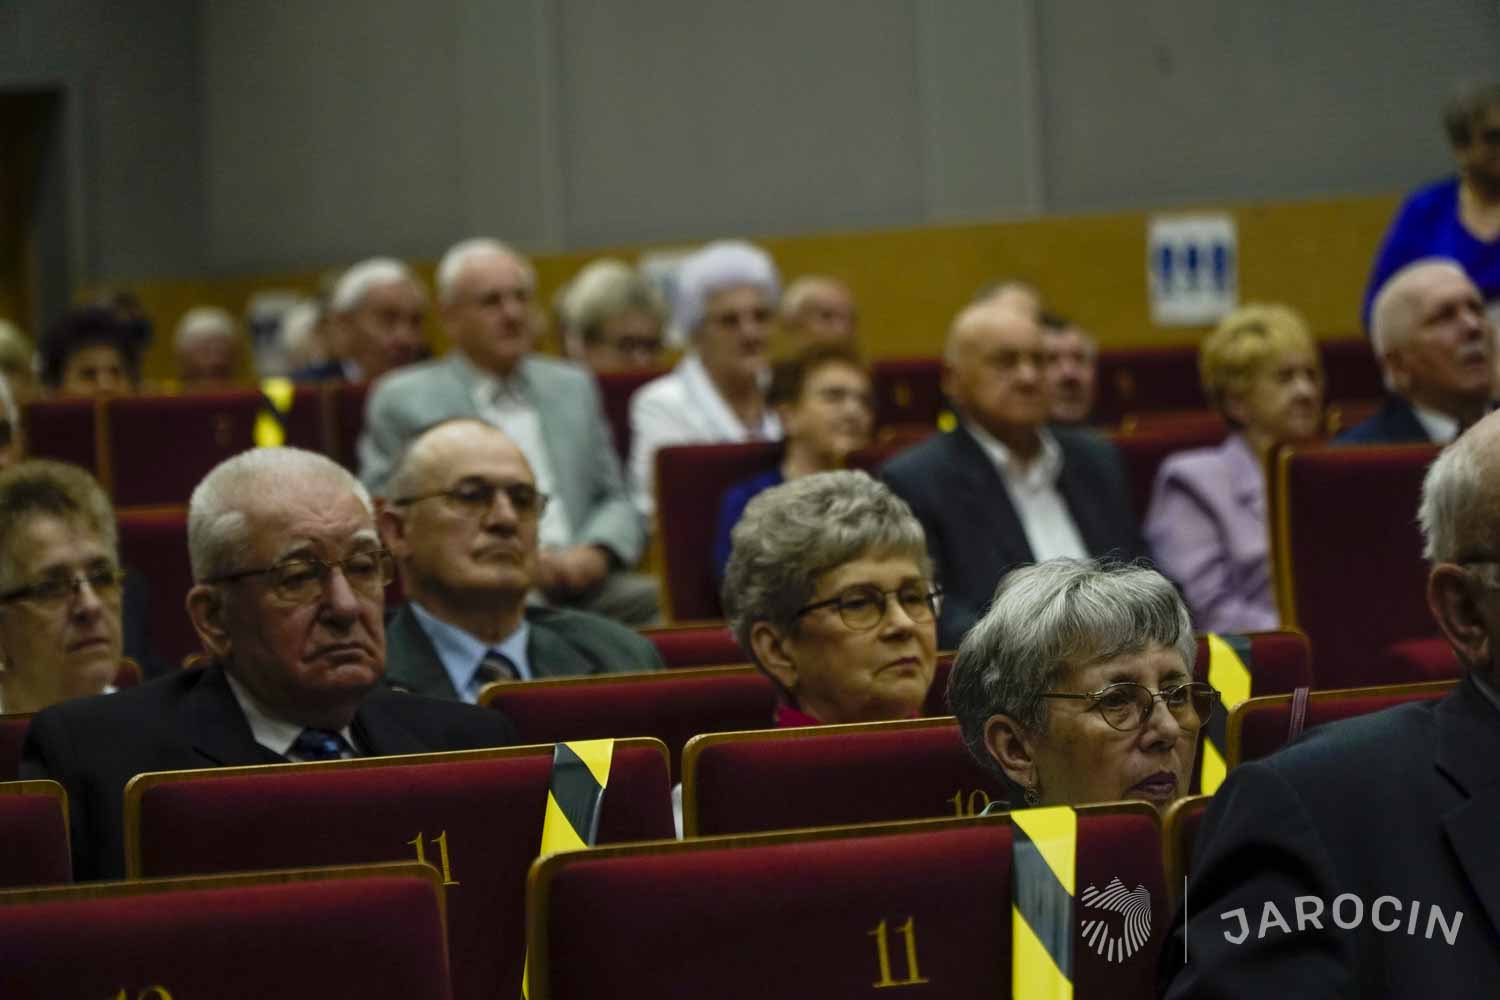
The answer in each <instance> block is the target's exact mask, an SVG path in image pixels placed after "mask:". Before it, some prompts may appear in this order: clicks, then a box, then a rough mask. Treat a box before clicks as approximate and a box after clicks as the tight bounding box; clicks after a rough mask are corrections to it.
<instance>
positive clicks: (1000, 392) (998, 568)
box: [882, 299, 1146, 649]
mask: <svg viewBox="0 0 1500 1000" xmlns="http://www.w3.org/2000/svg"><path fill="white" fill-rule="evenodd" d="M1045 360H1046V345H1045V343H1044V341H1043V339H1042V332H1041V329H1040V327H1039V326H1038V324H1037V321H1036V319H1035V318H1034V317H1033V316H1032V315H1031V314H1030V312H1029V311H1027V310H1024V309H1021V308H1018V307H1017V306H1016V305H1014V304H1012V303H1010V302H1009V301H1006V300H1003V299H1002V300H999V301H997V300H993V299H990V300H985V301H981V302H979V303H976V304H974V305H971V306H970V307H969V308H967V309H965V310H964V311H963V312H962V313H960V314H959V316H958V318H957V319H956V320H955V321H954V323H953V328H952V330H951V331H950V333H949V335H948V343H947V347H946V348H945V351H944V365H943V390H944V392H945V393H946V394H947V396H948V398H949V399H950V400H952V401H953V404H954V407H955V408H956V409H957V410H958V412H959V417H960V421H959V426H958V427H956V428H955V429H953V430H952V431H949V432H948V433H946V434H940V435H935V436H934V437H932V438H929V439H928V440H927V441H924V442H922V443H921V444H919V445H916V446H915V447H913V448H911V449H909V450H908V451H905V452H903V453H902V454H900V455H897V456H896V457H895V458H893V459H891V460H890V462H888V463H886V466H885V468H884V469H883V470H882V476H883V477H884V479H885V481H886V482H887V483H888V484H889V485H890V487H891V489H892V490H894V491H895V492H896V493H897V494H898V495H899V496H900V497H901V498H902V499H903V500H905V501H906V502H907V503H908V504H910V505H911V508H912V511H913V512H914V513H915V514H916V515H917V518H918V520H920V521H921V522H922V527H923V528H924V529H925V530H926V532H927V548H928V552H929V553H930V554H931V556H932V558H933V561H934V563H935V564H936V567H937V574H938V578H939V580H940V581H941V582H942V585H943V591H944V598H943V610H942V614H941V616H940V617H939V618H938V643H939V645H940V646H941V647H942V648H943V649H955V648H957V646H958V644H959V642H960V641H961V640H962V639H963V636H964V633H966V632H967V631H968V630H969V628H970V626H972V625H973V624H974V623H975V622H976V621H978V619H979V618H980V616H981V615H983V614H984V610H985V608H986V607H987V606H988V604H989V602H990V598H991V597H992V596H993V595H994V592H995V587H996V585H997V584H998V583H999V582H1000V578H1001V577H1003V576H1004V575H1005V574H1006V573H1007V572H1008V571H1009V570H1010V569H1011V568H1012V567H1014V566H1017V565H1020V564H1022V563H1029V562H1036V561H1038V560H1041V559H1050V558H1054V557H1058V556H1073V557H1077V558H1084V557H1103V556H1114V557H1117V558H1120V559H1126V560H1128V559H1134V558H1137V557H1141V556H1143V555H1144V554H1145V551H1146V548H1145V544H1144V543H1143V542H1142V540H1141V535H1140V529H1139V527H1138V525H1137V524H1136V520H1135V514H1134V513H1133V512H1132V510H1131V507H1130V495H1129V490H1128V488H1127V484H1126V479H1125V472H1124V467H1123V465H1122V464H1121V461H1120V456H1119V453H1118V452H1117V451H1115V449H1114V447H1113V446H1112V445H1110V444H1109V443H1108V442H1107V441H1104V440H1103V439H1101V438H1099V437H1096V436H1095V435H1093V434H1091V433H1089V432H1088V431H1081V430H1068V429H1064V428H1048V427H1047V426H1046V421H1047V419H1048V408H1049V399H1048V396H1047V390H1046V381H1045V374H1044V371H1043V369H1044V367H1045Z"/></svg>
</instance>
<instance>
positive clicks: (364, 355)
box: [292, 257, 427, 382]
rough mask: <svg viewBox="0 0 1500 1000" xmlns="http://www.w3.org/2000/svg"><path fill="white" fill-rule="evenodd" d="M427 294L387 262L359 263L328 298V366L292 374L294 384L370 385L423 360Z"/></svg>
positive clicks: (394, 262)
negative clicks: (423, 328)
mask: <svg viewBox="0 0 1500 1000" xmlns="http://www.w3.org/2000/svg"><path fill="white" fill-rule="evenodd" d="M426 317H427V292H426V291H425V290H424V289H423V288H422V283H421V282H420V281H418V280H417V277H416V275H414V274H412V273H411V271H410V270H409V269H408V268H407V266H406V265H405V264H403V263H401V262H400V261H399V260H393V259H392V258H390V257H372V258H370V259H369V260H362V261H360V262H359V263H358V264H355V265H354V266H353V267H351V268H349V270H347V271H345V272H344V273H343V274H342V275H340V277H339V280H338V282H337V283H336V284H335V285H334V286H333V293H332V294H331V295H330V296H329V297H328V339H329V341H330V344H329V347H330V353H331V354H332V355H333V357H332V358H330V359H329V360H327V361H323V362H319V363H318V364H314V365H308V366H307V367H305V368H299V369H298V370H297V371H294V372H292V379H293V381H296V382H373V381H374V380H375V379H378V378H380V376H382V375H384V374H385V373H386V372H388V371H392V370H393V369H396V368H401V367H403V366H405V365H410V364H413V363H415V362H417V361H420V360H422V358H423V356H424V355H425V354H426V352H427V343H426V340H425V339H424V337H423V335H422V324H423V322H424V321H425V320H426Z"/></svg>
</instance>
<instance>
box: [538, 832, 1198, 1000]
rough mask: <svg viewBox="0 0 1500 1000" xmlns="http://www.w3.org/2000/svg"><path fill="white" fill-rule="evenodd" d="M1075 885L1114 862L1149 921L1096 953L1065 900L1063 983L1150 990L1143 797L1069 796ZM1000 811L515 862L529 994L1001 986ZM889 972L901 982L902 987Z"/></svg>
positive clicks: (1104, 877) (1095, 915)
mask: <svg viewBox="0 0 1500 1000" xmlns="http://www.w3.org/2000/svg"><path fill="white" fill-rule="evenodd" d="M1078 814H1079V816H1078V828H1079V832H1078V854H1077V857H1078V863H1077V886H1076V894H1077V896H1078V897H1080V898H1081V897H1083V896H1084V895H1085V894H1086V893H1087V894H1089V895H1090V896H1092V893H1090V892H1089V890H1090V888H1091V887H1092V888H1093V889H1094V890H1096V891H1097V890H1103V889H1105V887H1106V886H1108V885H1109V884H1110V883H1111V882H1112V881H1113V880H1114V879H1119V881H1120V883H1121V885H1123V886H1124V887H1126V889H1127V891H1130V890H1134V889H1136V887H1137V886H1139V887H1141V888H1143V889H1144V890H1145V891H1146V892H1147V893H1149V895H1150V915H1151V931H1150V937H1149V938H1148V939H1147V941H1146V944H1145V945H1144V946H1143V947H1141V948H1140V950H1138V951H1136V952H1134V953H1133V954H1132V955H1130V956H1129V957H1128V958H1125V959H1123V960H1121V961H1110V960H1109V959H1106V958H1104V957H1102V956H1100V955H1099V954H1098V953H1097V952H1096V951H1095V949H1094V948H1093V947H1091V946H1090V944H1089V941H1088V940H1087V939H1086V938H1085V937H1084V934H1083V930H1082V928H1083V925H1084V922H1085V921H1087V920H1095V919H1100V918H1103V919H1105V920H1107V921H1113V922H1114V927H1115V928H1116V936H1119V935H1118V927H1119V917H1118V916H1117V915H1114V914H1106V913H1103V912H1102V911H1100V910H1098V909H1095V908H1093V907H1088V906H1084V905H1081V904H1080V905H1077V906H1075V914H1076V916H1077V922H1078V926H1079V932H1078V935H1077V936H1076V937H1075V939H1074V942H1073V944H1074V954H1075V955H1076V962H1075V971H1074V984H1075V993H1074V995H1075V996H1078V997H1119V998H1122V1000H1136V998H1140V1000H1146V998H1148V997H1153V996H1154V995H1155V994H1154V992H1153V979H1154V971H1155V970H1154V966H1155V963H1156V958H1157V953H1158V951H1159V949H1160V946H1161V941H1162V940H1163V937H1164V933H1165V929H1166V926H1167V922H1168V917H1169V915H1170V911H1169V910H1168V909H1167V906H1166V898H1165V897H1166V893H1165V886H1164V884H1163V881H1162V869H1161V839H1160V832H1159V828H1158V825H1157V819H1156V814H1155V811H1154V810H1153V809H1152V808H1151V807H1150V806H1148V805H1146V804H1145V803H1117V804H1111V805H1101V806H1084V807H1081V808H1080V809H1079V810H1078ZM1011 831H1012V827H1011V823H1010V820H1009V817H1008V816H1004V815H1000V816H986V817H982V818H977V819H962V820H936V821H928V822H920V823H905V824H896V825H887V826H868V827H842V828H835V829H828V830H819V831H816V832H811V833H793V834H785V833H784V834H765V835H759V836H756V837H747V838H739V837H715V838H710V839H706V840H689V841H685V842H682V843H670V844H652V845H642V846H640V847H632V848H604V849H600V850H595V851H581V852H568V853H562V854H554V855H551V856H549V857H547V858H544V859H542V860H540V861H538V862H537V864H536V865H535V867H534V868H533V869H532V875H531V885H530V891H529V898H528V907H529V911H530V913H531V919H532V937H531V940H530V949H531V950H530V961H531V993H530V995H531V998H532V1000H584V998H589V1000H593V998H597V997H610V998H613V1000H636V998H642V1000H644V998H648V997H649V998H651V1000H702V998H705V997H712V998H714V1000H764V998H766V997H797V998H801V997H819V998H822V997H856V996H865V995H868V994H870V993H871V992H872V991H873V994H874V995H876V996H879V995H882V994H883V993H884V992H886V990H885V989H882V987H885V988H890V991H891V993H892V995H903V994H904V993H910V994H911V995H913V996H919V997H924V998H929V1000H946V998H964V1000H970V998H973V997H1005V996H1009V995H1010V976H1011V969H1010V959H1011V952H1010V948H1011V917H1010V913H1011V871H1010V869H1011ZM903 986H904V987H905V988H904V989H902V987H903Z"/></svg>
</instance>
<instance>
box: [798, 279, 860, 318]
mask: <svg viewBox="0 0 1500 1000" xmlns="http://www.w3.org/2000/svg"><path fill="white" fill-rule="evenodd" d="M827 289H833V290H834V291H836V292H838V293H840V294H842V295H846V296H848V297H849V298H851V299H852V298H853V297H854V295H853V293H852V292H850V291H849V286H848V285H846V284H844V283H843V282H842V281H840V280H839V279H837V278H833V277H829V276H828V275H823V274H804V275H803V276H802V277H800V278H798V279H797V280H796V281H793V282H792V283H791V284H790V285H787V286H786V291H785V292H782V293H781V321H782V322H783V323H787V322H791V321H793V320H795V319H796V318H797V314H798V313H800V312H801V311H802V308H803V307H804V306H806V305H807V301H808V299H810V298H812V297H813V296H814V295H816V294H817V293H818V292H821V291H825V290H827Z"/></svg>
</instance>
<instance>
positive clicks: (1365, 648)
mask: <svg viewBox="0 0 1500 1000" xmlns="http://www.w3.org/2000/svg"><path fill="white" fill-rule="evenodd" d="M1437 453H1438V450H1437V448H1435V447H1433V446H1431V445H1394V446H1376V447H1356V448H1350V447H1341V448H1335V447H1311V448H1283V449H1281V450H1280V451H1279V452H1278V454H1277V456H1276V459H1275V461H1273V462H1272V463H1271V464H1270V466H1269V469H1270V478H1269V482H1268V493H1270V494H1271V495H1272V496H1273V499H1271V500H1270V501H1269V503H1268V513H1269V514H1270V515H1271V516H1272V518H1273V520H1272V521H1271V525H1272V531H1271V567H1272V572H1273V574H1274V585H1275V590H1276V602H1277V606H1278V609H1279V611H1280V615H1281V622H1282V626H1283V627H1284V628H1295V629H1299V630H1301V631H1302V632H1305V633H1306V634H1307V637H1308V639H1309V640H1310V641H1311V642H1312V648H1313V655H1314V656H1315V657H1316V658H1317V675H1318V685H1319V686H1320V687H1323V688H1344V687H1357V686H1361V685H1367V684H1380V683H1401V682H1403V681H1407V680H1418V679H1421V678H1420V677H1409V676H1400V675H1398V674H1395V673H1393V672H1392V671H1393V669H1394V668H1395V667H1396V666H1397V665H1396V664H1395V663H1394V662H1393V661H1391V660H1390V659H1389V658H1388V657H1387V656H1386V650H1387V648H1388V647H1390V646H1391V645H1392V644H1394V643H1396V642H1400V641H1402V640H1405V639H1418V638H1428V637H1431V636H1434V635H1436V634H1437V626H1436V624H1435V623H1434V622H1433V620H1432V615H1431V613H1430V612H1429V611H1428V609H1427V563H1426V561H1425V560H1424V559H1423V558H1422V536H1421V532H1420V531H1419V530H1418V528H1417V523H1416V515H1417V503H1418V500H1419V498H1420V496H1421V489H1422V478H1423V476H1424V475H1425V474H1426V472H1427V466H1428V465H1429V464H1430V463H1431V461H1432V459H1433V458H1434V457H1436V456H1437Z"/></svg>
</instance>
